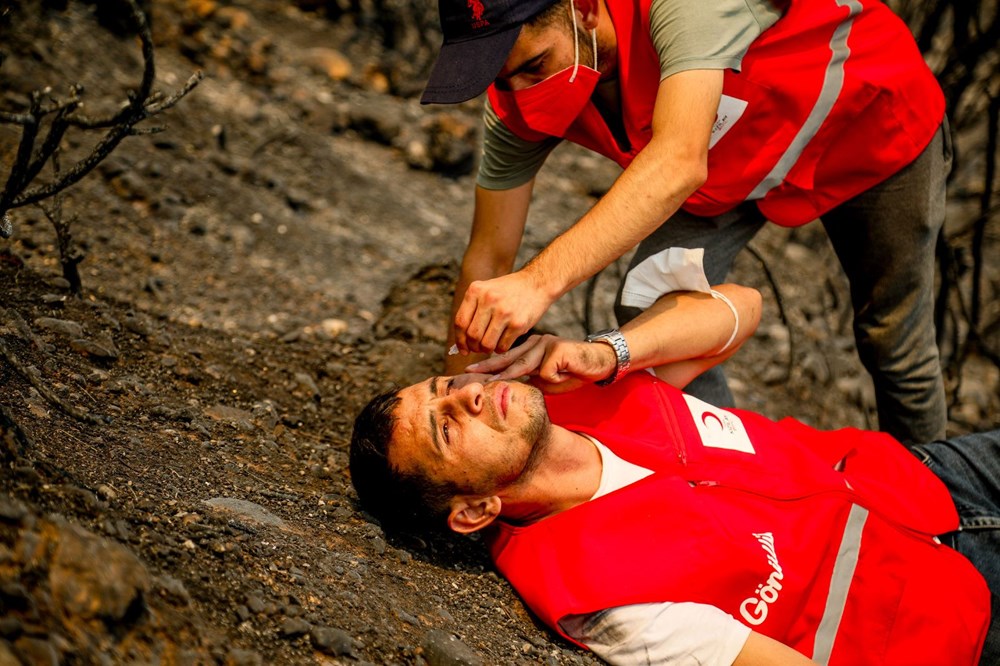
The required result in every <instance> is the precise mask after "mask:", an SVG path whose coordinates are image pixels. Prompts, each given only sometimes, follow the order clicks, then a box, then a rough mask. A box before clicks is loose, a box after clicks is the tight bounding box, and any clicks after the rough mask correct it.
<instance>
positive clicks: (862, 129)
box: [488, 0, 944, 226]
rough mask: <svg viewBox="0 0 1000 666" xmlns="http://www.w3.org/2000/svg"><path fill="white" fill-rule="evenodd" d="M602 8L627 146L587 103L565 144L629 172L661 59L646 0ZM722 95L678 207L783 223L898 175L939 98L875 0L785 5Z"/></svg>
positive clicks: (529, 133) (505, 110) (935, 122)
mask: <svg viewBox="0 0 1000 666" xmlns="http://www.w3.org/2000/svg"><path fill="white" fill-rule="evenodd" d="M606 1H607V6H608V10H609V13H610V15H611V20H612V22H613V24H614V26H615V34H616V35H617V38H618V79H619V84H620V86H621V100H622V119H623V121H624V125H625V131H626V133H627V135H628V138H629V141H630V143H631V145H630V146H627V147H624V148H623V147H622V146H620V145H619V144H618V143H617V141H616V140H615V138H614V136H613V135H612V133H611V131H610V130H609V129H608V126H607V124H606V123H605V121H604V119H603V118H602V117H601V114H600V112H599V111H598V110H597V107H595V106H594V105H593V103H589V104H588V106H587V107H586V108H585V109H584V111H583V112H582V113H581V114H580V116H579V117H578V118H577V120H576V121H575V122H574V123H573V124H572V125H571V126H570V128H569V129H568V130H567V132H566V135H565V137H564V138H566V139H568V140H570V141H573V142H575V143H578V144H580V145H582V146H584V147H586V148H589V149H591V150H594V151H596V152H598V153H601V154H603V155H605V156H607V157H609V158H611V159H613V160H615V161H616V162H618V164H620V165H621V166H622V167H627V166H628V165H629V164H630V163H631V161H632V160H633V159H634V158H635V156H636V155H637V154H638V152H639V151H640V150H642V149H643V148H644V147H645V146H646V144H647V143H649V140H650V138H651V136H652V129H651V123H652V116H653V105H654V102H655V100H656V93H657V90H658V86H659V82H660V68H659V58H658V57H657V54H656V52H655V50H654V48H653V44H652V41H651V40H650V36H649V7H650V2H651V0H606ZM488 94H489V99H490V102H491V103H492V105H493V108H494V109H495V110H496V112H497V115H498V116H499V118H500V119H501V120H502V121H503V123H504V124H505V125H506V126H507V127H508V128H509V129H510V130H511V131H512V132H514V133H515V134H517V135H519V136H521V137H522V138H524V139H527V140H539V139H541V138H543V136H544V135H542V134H539V133H538V132H535V131H533V130H531V129H529V128H528V127H527V126H526V125H525V124H524V122H523V120H522V119H521V118H520V116H519V114H518V110H517V108H516V107H515V106H510V107H508V106H507V105H505V103H504V100H503V99H502V98H500V97H499V96H498V95H496V91H495V89H494V88H493V87H492V86H491V87H490V88H489V91H488ZM723 96H724V97H723V104H721V105H720V114H719V115H717V116H716V127H715V130H714V132H716V133H717V135H718V142H717V143H715V145H714V146H713V147H712V148H711V149H710V150H709V153H708V180H707V182H706V183H705V184H704V185H702V187H700V188H699V189H698V190H697V191H696V192H695V193H694V194H693V195H691V197H690V198H688V200H687V201H686V202H685V203H684V206H683V207H684V208H685V210H687V211H688V212H690V213H693V214H695V215H702V216H712V215H718V214H720V213H724V212H725V211H727V210H730V209H731V208H733V207H734V206H736V205H737V204H739V203H741V202H743V201H748V200H753V201H756V202H757V205H758V207H759V208H760V210H761V212H763V214H764V216H765V217H766V218H768V219H769V220H771V221H773V222H776V223H778V224H782V225H786V226H797V225H800V224H804V223H806V222H809V221H810V220H813V219H816V218H817V217H819V216H821V215H822V214H823V213H825V212H826V211H828V210H830V209H831V208H834V207H835V206H837V205H839V204H841V203H843V202H844V201H847V200H848V199H850V198H851V197H853V196H855V195H857V194H859V193H861V192H863V191H865V190H867V189H869V188H871V187H872V186H874V185H877V184H878V183H880V182H881V181H883V180H884V179H886V178H888V177H889V176H891V175H892V174H894V173H896V172H897V171H899V170H900V169H901V168H903V167H904V166H906V165H907V164H909V163H910V162H912V161H913V160H914V159H916V157H917V156H918V155H920V153H921V151H922V150H923V149H924V148H925V147H926V146H927V144H928V143H929V142H930V140H931V138H933V136H934V133H935V132H936V131H937V128H938V127H939V126H940V124H941V121H942V119H943V118H944V95H943V94H942V92H941V88H940V86H939V85H938V83H937V81H936V79H935V78H934V75H933V73H932V72H931V71H930V69H928V67H927V65H926V64H925V63H924V61H923V58H922V57H921V55H920V52H919V50H918V49H917V46H916V44H915V42H914V40H913V37H912V35H911V33H910V31H909V29H908V28H907V27H906V25H905V24H904V23H903V22H902V21H901V20H900V19H899V18H898V17H897V16H895V15H894V14H893V13H892V11H891V10H889V9H888V8H887V7H886V6H885V5H883V4H882V2H880V1H879V0H792V1H791V4H790V6H789V8H788V10H787V11H786V13H785V15H784V16H783V17H782V18H780V19H779V20H778V21H777V22H776V23H775V24H774V25H773V26H772V27H770V28H769V29H768V30H766V31H764V32H763V33H762V34H761V35H760V36H759V37H758V38H757V39H756V40H755V41H754V42H753V43H752V44H751V46H750V48H749V50H748V51H747V52H746V54H745V55H744V57H743V61H742V66H741V71H739V72H735V71H732V70H726V71H725V73H724V84H723ZM741 107H742V108H741ZM625 148H627V150H626V149H625Z"/></svg>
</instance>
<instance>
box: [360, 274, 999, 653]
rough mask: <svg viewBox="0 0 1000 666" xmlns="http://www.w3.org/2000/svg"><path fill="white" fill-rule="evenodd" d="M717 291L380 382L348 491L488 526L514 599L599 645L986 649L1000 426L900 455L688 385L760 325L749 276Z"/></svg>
mask: <svg viewBox="0 0 1000 666" xmlns="http://www.w3.org/2000/svg"><path fill="white" fill-rule="evenodd" d="M713 295H714V296H717V297H716V298H713V297H712V296H710V295H707V294H698V293H672V294H668V295H666V296H664V297H663V298H661V299H660V300H659V301H658V302H657V303H656V304H655V305H654V306H653V307H652V308H650V309H649V310H647V311H646V312H645V313H643V314H642V315H641V316H640V317H639V318H637V319H635V320H633V321H632V322H630V323H629V324H628V325H627V326H625V327H624V328H623V329H622V331H621V334H617V333H616V332H611V333H608V334H606V335H605V336H604V337H603V338H602V339H601V341H600V342H597V343H591V342H577V341H571V340H565V339H561V338H557V337H553V336H543V337H535V338H532V339H530V340H529V341H528V342H527V343H525V344H524V345H522V346H521V347H519V348H517V349H514V350H511V351H510V352H508V353H507V354H504V355H502V356H498V357H494V358H493V359H489V360H487V361H484V362H481V363H478V364H475V365H473V366H470V368H469V369H470V370H476V371H480V372H483V373H486V374H470V375H458V376H455V377H432V378H430V379H428V380H427V381H424V382H421V383H419V384H415V385H413V386H410V387H407V388H404V389H402V390H400V391H398V392H395V393H390V394H385V395H383V396H379V397H377V398H375V399H374V400H373V401H372V402H371V403H370V404H369V405H368V406H367V407H365V409H364V410H363V411H362V412H361V414H360V415H359V416H358V419H357V421H356V423H355V430H354V435H353V438H352V442H351V461H350V462H351V478H352V481H353V483H354V485H355V488H356V489H357V491H358V495H359V497H360V499H361V502H362V505H363V506H364V507H365V508H366V509H367V510H369V511H370V512H371V513H372V514H373V515H375V516H376V517H377V518H378V519H379V520H380V521H382V523H383V526H384V527H385V528H386V529H388V530H392V529H395V528H401V527H402V528H405V529H409V530H414V529H422V528H425V527H427V526H429V525H431V526H432V525H438V526H444V525H447V526H448V527H450V528H451V529H452V530H454V531H455V532H459V533H471V532H474V531H476V530H482V529H485V531H486V536H487V542H488V544H489V548H490V552H491V555H492V557H493V560H494V562H495V564H496V566H497V568H498V570H499V571H500V572H501V573H502V574H503V575H504V576H505V577H507V579H508V580H509V581H510V582H511V583H512V584H513V586H514V588H515V589H516V590H517V591H518V593H519V594H520V595H521V597H522V598H523V599H524V600H525V602H526V603H527V604H528V606H529V607H530V608H531V609H532V610H533V611H534V612H535V613H536V614H537V615H538V616H539V617H540V618H541V619H542V620H544V621H545V622H546V623H547V624H548V625H549V626H550V627H552V628H553V629H554V630H556V631H557V632H559V633H560V634H562V635H563V636H565V637H567V638H569V639H570V640H572V641H574V642H576V643H578V644H581V645H584V646H586V647H588V648H590V649H591V650H593V651H594V652H595V653H597V654H598V655H599V656H600V657H602V658H603V659H605V660H607V661H609V662H611V663H616V664H619V663H620V664H637V663H642V664H652V663H656V664H665V663H685V664H738V665H741V666H742V665H747V664H777V663H780V664H800V663H801V664H808V663H820V664H846V665H852V666H853V665H856V664H906V665H907V666H915V665H921V664H926V665H928V666H930V665H940V664H974V663H976V662H977V660H979V659H982V661H981V662H980V663H983V664H995V663H1000V661H998V660H1000V649H998V645H1000V630H998V627H997V625H996V623H994V622H991V617H992V614H991V608H990V605H991V592H990V589H992V590H993V591H994V592H993V595H994V596H993V598H994V599H995V598H996V597H995V593H996V591H997V590H998V589H1000V588H998V579H1000V547H998V540H1000V536H998V531H997V529H995V528H996V527H997V526H998V525H1000V507H998V506H997V502H998V498H1000V431H998V432H993V433H989V434H984V435H972V436H966V437H961V438H956V439H953V440H948V441H938V442H932V443H928V444H925V445H921V446H917V447H914V449H913V450H912V451H911V450H908V449H907V448H905V447H903V446H902V445H900V444H899V443H898V442H896V441H895V440H893V439H892V438H890V437H889V436H888V435H885V434H883V433H875V432H867V431H861V430H856V429H844V430H837V431H832V432H823V431H818V430H815V429H813V428H811V427H809V426H806V425H804V424H802V423H799V422H797V421H794V420H792V419H784V420H782V421H778V422H774V421H771V420H769V419H767V418H765V417H763V416H760V415H757V414H754V413H751V412H747V411H742V410H735V409H733V410H729V409H720V408H716V407H713V406H711V405H709V404H707V403H704V402H702V401H700V400H698V399H696V398H692V397H690V396H687V395H685V394H683V393H682V392H680V391H679V390H677V389H676V388H675V387H676V386H684V385H685V384H686V383H687V382H688V381H689V380H690V379H691V377H694V376H696V375H698V374H699V373H701V372H703V371H704V370H705V369H707V368H708V367H711V366H712V365H714V364H716V363H718V362H720V361H721V360H723V359H724V358H726V357H728V356H729V355H731V354H732V353H733V352H734V351H735V350H736V349H737V348H738V347H739V345H740V344H741V343H742V342H743V341H744V340H746V339H747V338H748V337H749V335H750V334H751V333H752V332H753V330H754V328H755V327H756V325H757V323H758V320H759V310H760V297H759V295H758V294H757V292H756V291H754V290H752V289H746V288H742V287H737V286H734V285H722V286H718V287H716V288H715V291H714V293H713ZM734 315H736V317H735V319H736V324H735V328H734V324H733V319H734ZM604 342H607V344H604ZM629 366H631V370H632V372H631V373H630V374H628V375H627V376H623V374H624V373H625V371H627V370H628V369H629ZM646 368H652V369H654V371H655V375H656V376H655V377H654V376H653V375H651V374H650V373H647V372H636V371H637V370H642V369H646ZM491 373H492V374H491ZM522 375H527V376H530V377H531V382H532V383H533V384H535V385H537V386H540V387H541V388H542V389H544V390H545V391H546V392H548V393H549V395H546V396H544V397H543V394H542V392H541V391H540V390H539V388H537V387H536V386H533V385H532V383H526V382H521V381H513V380H512V378H513V377H518V376H522ZM616 380H617V381H616ZM592 382H597V383H598V384H604V385H603V386H598V385H595V384H593V383H592ZM609 382H610V383H611V384H612V385H610V386H608V385H607V384H608V383H609ZM574 387H578V388H575V390H572V391H569V392H565V393H561V394H558V395H556V394H555V392H558V391H562V390H565V389H570V388H574ZM914 454H916V455H914ZM956 506H957V507H958V511H957V512H956ZM960 516H961V517H960ZM960 524H961V525H962V526H963V527H964V528H965V529H961V528H960V527H959V526H960ZM972 528H974V529H972ZM984 576H985V579H984ZM987 581H988V583H989V587H988V586H987ZM984 646H985V647H984ZM806 655H808V658H807V656H806Z"/></svg>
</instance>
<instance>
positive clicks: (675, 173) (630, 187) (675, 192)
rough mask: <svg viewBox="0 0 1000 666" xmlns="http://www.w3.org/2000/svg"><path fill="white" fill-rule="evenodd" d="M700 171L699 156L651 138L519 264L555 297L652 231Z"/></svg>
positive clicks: (695, 181)
mask: <svg viewBox="0 0 1000 666" xmlns="http://www.w3.org/2000/svg"><path fill="white" fill-rule="evenodd" d="M704 173H705V167H704V161H703V159H700V158H699V157H698V156H691V155H679V154H671V152H670V150H669V147H666V148H664V147H661V146H659V145H657V144H656V142H655V141H654V142H651V143H650V144H649V145H648V146H646V148H645V149H644V150H643V151H642V152H641V153H639V155H638V156H637V157H636V159H635V160H634V161H633V162H632V164H631V165H630V166H629V168H628V169H626V170H625V171H624V172H622V174H621V175H620V176H619V178H618V180H617V181H616V182H615V184H614V185H613V186H612V187H611V189H610V190H609V191H608V192H607V194H605V195H604V196H603V197H602V198H601V199H600V200H599V201H598V202H597V204H595V205H594V207H593V208H591V209H590V211H588V212H587V214H586V215H584V216H583V217H582V218H580V220H579V221H577V223H576V224H574V225H573V226H572V227H570V228H569V229H567V230H566V231H565V232H563V233H562V234H560V235H559V236H558V237H557V238H556V239H555V240H553V241H552V242H551V243H550V244H549V245H548V246H547V247H546V248H545V249H543V250H542V251H541V252H540V253H539V254H538V255H537V256H536V257H535V258H534V259H532V260H531V261H530V262H528V264H527V265H526V266H525V267H524V269H523V270H524V271H525V272H527V273H529V274H531V276H532V277H533V280H534V282H535V284H537V285H538V286H539V288H540V289H543V290H546V292H547V293H548V295H549V296H550V298H551V299H552V300H556V299H557V298H559V297H560V296H562V295H563V294H565V293H566V292H568V291H569V290H571V289H572V288H573V287H575V286H577V285H578V284H580V283H581V282H583V281H585V280H587V279H588V278H590V277H591V276H593V275H596V274H597V273H598V272H599V271H600V270H602V269H603V268H604V267H606V266H607V265H609V264H610V263H611V262H613V261H614V260H615V259H617V258H618V257H620V256H622V255H623V254H625V252H627V251H628V250H629V249H631V248H632V247H635V245H637V244H638V243H639V242H640V241H642V240H643V239H644V238H646V236H648V235H649V234H651V233H652V232H653V231H654V230H655V229H656V228H657V227H659V226H660V225H661V224H662V223H663V222H664V220H666V219H667V218H669V217H670V216H671V215H673V214H674V213H675V212H676V211H677V209H678V208H680V206H681V204H682V203H683V202H684V200H685V199H687V198H688V197H689V196H690V195H691V194H692V193H693V192H694V191H695V190H697V189H698V187H699V186H700V185H701V184H702V183H703V182H704ZM664 174H669V175H668V176H664Z"/></svg>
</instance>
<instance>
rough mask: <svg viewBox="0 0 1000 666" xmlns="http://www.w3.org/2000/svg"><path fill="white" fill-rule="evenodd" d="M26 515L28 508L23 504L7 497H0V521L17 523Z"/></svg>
mask: <svg viewBox="0 0 1000 666" xmlns="http://www.w3.org/2000/svg"><path fill="white" fill-rule="evenodd" d="M26 515H28V507H26V506H25V505H24V502H22V501H20V500H17V499H14V498H12V497H9V496H7V495H0V520H5V521H7V522H9V523H19V522H21V519H22V518H24V517H25V516H26Z"/></svg>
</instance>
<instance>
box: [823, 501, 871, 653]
mask: <svg viewBox="0 0 1000 666" xmlns="http://www.w3.org/2000/svg"><path fill="white" fill-rule="evenodd" d="M867 520H868V509H866V508H864V507H862V506H858V505H857V504H855V505H854V506H852V507H851V512H850V513H849V514H848V516H847V524H846V525H845V526H844V535H843V537H842V538H841V540H840V548H839V549H838V550H837V559H836V560H835V561H834V565H833V575H832V576H831V577H830V592H829V594H828V595H827V597H826V607H825V608H824V609H823V618H822V619H821V620H820V622H819V628H817V630H816V643H815V644H814V646H813V654H812V659H813V661H815V662H817V663H819V664H823V665H824V666H825V665H826V664H828V663H829V662H830V655H831V654H832V653H833V643H834V641H835V640H836V638H837V632H838V631H839V630H840V621H841V620H842V619H843V617H844V607H845V606H846V605H847V592H848V590H849V589H850V588H851V581H852V580H854V570H855V569H856V568H857V566H858V557H859V555H860V554H861V533H862V532H863V531H864V529H865V522H867Z"/></svg>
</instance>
